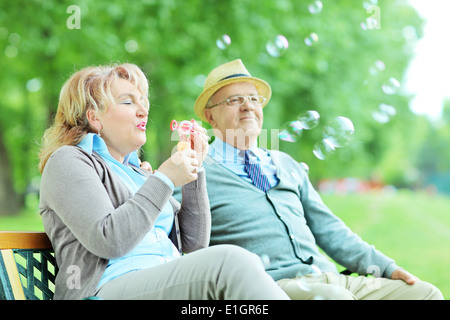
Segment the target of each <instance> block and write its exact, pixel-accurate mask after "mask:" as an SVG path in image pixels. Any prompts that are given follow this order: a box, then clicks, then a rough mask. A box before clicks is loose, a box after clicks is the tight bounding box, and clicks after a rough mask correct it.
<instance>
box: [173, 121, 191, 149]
mask: <svg viewBox="0 0 450 320" xmlns="http://www.w3.org/2000/svg"><path fill="white" fill-rule="evenodd" d="M195 126H197V123H196V122H195V120H194V119H192V120H191V121H188V120H183V121H181V122H180V123H178V122H177V121H176V120H172V122H171V123H170V129H171V130H172V131H175V130H177V131H178V135H179V137H180V141H179V142H178V144H177V150H178V151H182V150H184V149H187V148H191V141H190V139H189V137H190V135H191V134H192V133H194V127H195Z"/></svg>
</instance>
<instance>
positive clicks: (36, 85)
mask: <svg viewBox="0 0 450 320" xmlns="http://www.w3.org/2000/svg"><path fill="white" fill-rule="evenodd" d="M25 87H26V88H27V90H28V91H30V92H37V91H39V90H41V88H42V80H41V79H40V78H33V79H30V80H28V81H27V84H26V85H25Z"/></svg>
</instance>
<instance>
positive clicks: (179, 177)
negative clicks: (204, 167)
mask: <svg viewBox="0 0 450 320" xmlns="http://www.w3.org/2000/svg"><path fill="white" fill-rule="evenodd" d="M197 157H198V156H197V152H196V151H195V150H191V149H185V150H183V151H177V152H175V153H174V154H172V156H171V157H170V158H169V159H167V160H166V161H164V163H163V164H162V165H161V166H160V167H159V168H158V171H160V172H161V173H164V174H165V175H166V176H167V177H168V178H169V179H170V180H171V181H172V183H173V184H174V186H175V187H176V188H177V187H181V186H183V185H185V184H186V183H189V182H191V181H194V180H196V179H197V169H198V167H199V161H198V160H197Z"/></svg>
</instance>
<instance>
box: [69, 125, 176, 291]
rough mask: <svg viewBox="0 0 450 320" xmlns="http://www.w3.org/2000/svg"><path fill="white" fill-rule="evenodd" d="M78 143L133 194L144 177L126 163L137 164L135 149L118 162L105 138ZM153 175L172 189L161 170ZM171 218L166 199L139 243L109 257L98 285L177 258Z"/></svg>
mask: <svg viewBox="0 0 450 320" xmlns="http://www.w3.org/2000/svg"><path fill="white" fill-rule="evenodd" d="M78 146H79V147H81V148H82V149H83V150H85V151H86V152H89V153H91V154H92V152H93V151H95V152H97V153H98V154H99V155H100V156H101V157H102V158H103V160H105V162H106V163H107V165H108V166H109V167H110V169H111V170H112V171H113V172H114V173H115V174H117V176H118V177H119V178H120V179H121V180H122V181H123V182H124V183H125V185H126V186H127V187H128V188H129V189H130V191H131V193H133V194H135V193H136V191H138V190H139V188H140V187H141V186H142V184H143V183H144V182H145V180H146V177H145V176H143V175H141V174H140V173H138V172H136V171H134V170H133V169H132V168H131V167H130V166H129V165H134V166H136V167H139V159H138V156H137V153H136V152H132V153H130V154H128V155H127V156H126V157H125V159H124V162H123V163H120V162H119V161H117V160H116V159H114V158H113V157H112V156H111V154H110V153H109V151H108V148H107V146H106V144H105V141H104V140H103V139H102V138H101V137H99V136H98V135H97V134H94V133H89V134H87V135H86V137H84V139H83V140H82V141H81V142H80V143H79V144H78ZM155 176H157V177H158V178H160V179H162V180H163V181H164V182H166V183H167V184H168V185H169V186H170V187H171V188H172V190H173V189H174V185H173V183H172V181H171V180H170V179H169V178H167V176H165V175H164V174H163V173H161V172H159V171H156V172H155ZM173 220H174V215H173V208H172V206H171V204H170V203H169V202H167V203H166V205H165V206H164V207H163V209H162V211H161V213H160V214H159V216H158V218H157V219H156V221H155V223H154V225H153V227H152V229H151V230H150V231H149V232H148V233H147V234H146V235H145V237H144V239H143V240H142V241H141V243H140V244H138V245H137V246H136V247H135V248H134V249H133V250H131V251H130V252H128V253H127V254H126V255H124V256H123V257H120V258H117V259H111V260H109V262H108V265H107V267H106V270H105V272H104V274H103V276H102V278H101V280H100V282H99V284H98V286H101V285H103V284H105V283H106V282H108V281H110V280H112V279H114V278H117V277H119V276H121V275H123V274H125V273H128V272H131V271H135V270H141V269H144V268H149V267H152V266H156V265H159V264H162V263H165V262H168V261H170V260H173V259H175V258H177V257H179V256H180V254H179V252H178V250H177V248H176V247H175V245H174V244H173V243H172V241H171V240H170V239H169V234H170V231H171V230H172V226H173Z"/></svg>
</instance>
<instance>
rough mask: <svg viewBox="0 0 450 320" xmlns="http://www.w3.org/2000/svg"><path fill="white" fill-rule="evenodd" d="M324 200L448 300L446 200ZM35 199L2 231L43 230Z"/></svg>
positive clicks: (403, 196) (4, 220)
mask: <svg viewBox="0 0 450 320" xmlns="http://www.w3.org/2000/svg"><path fill="white" fill-rule="evenodd" d="M323 200H324V201H325V203H326V204H327V205H328V206H329V207H330V208H331V209H332V211H333V212H334V213H335V214H336V215H337V216H339V217H340V218H341V219H342V220H344V222H345V223H346V224H347V225H348V226H349V227H350V228H351V229H352V230H353V231H355V232H356V233H357V234H359V235H360V236H361V237H362V238H363V239H364V240H366V241H367V242H369V243H370V244H373V245H375V247H376V248H377V249H379V250H380V251H382V252H383V253H385V254H386V255H388V256H389V257H391V258H393V259H394V260H396V262H397V264H398V265H400V266H402V267H403V268H405V269H406V270H408V271H409V272H411V273H412V274H414V275H416V276H418V277H419V278H420V279H422V280H424V281H428V282H430V283H432V284H434V285H436V286H437V287H438V288H439V289H440V290H441V291H442V293H443V295H444V297H445V298H446V299H450V277H449V275H448V271H449V270H450V212H449V209H450V198H449V197H443V196H430V195H427V194H423V193H414V192H409V191H399V192H396V193H390V194H387V193H370V194H350V195H324V196H323ZM33 206H34V207H35V206H36V203H35V202H34V201H33V202H32V203H31V204H29V206H28V208H29V209H28V210H26V212H25V213H24V214H22V215H18V216H13V217H0V230H25V231H42V230H43V226H42V222H41V219H40V217H39V215H38V214H37V213H36V210H33V209H31V208H33Z"/></svg>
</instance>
